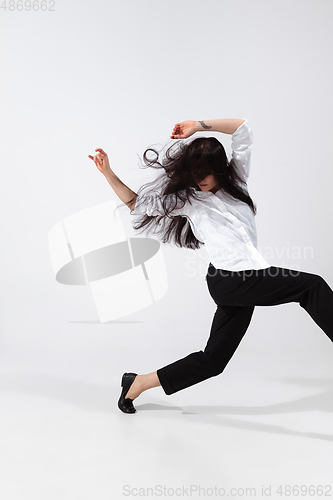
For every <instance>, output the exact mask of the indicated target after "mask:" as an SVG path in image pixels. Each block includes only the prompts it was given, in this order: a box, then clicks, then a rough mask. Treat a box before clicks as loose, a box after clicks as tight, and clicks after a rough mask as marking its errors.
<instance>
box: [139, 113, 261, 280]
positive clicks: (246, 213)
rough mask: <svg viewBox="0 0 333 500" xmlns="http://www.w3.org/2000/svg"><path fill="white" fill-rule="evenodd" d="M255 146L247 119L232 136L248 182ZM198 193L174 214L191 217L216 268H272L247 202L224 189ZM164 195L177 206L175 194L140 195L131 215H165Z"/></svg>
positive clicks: (237, 162) (234, 151) (239, 168)
mask: <svg viewBox="0 0 333 500" xmlns="http://www.w3.org/2000/svg"><path fill="white" fill-rule="evenodd" d="M252 145H253V133H252V130H251V127H250V125H249V122H248V120H247V119H246V120H245V122H243V123H242V125H240V126H239V127H238V129H237V130H236V131H235V132H234V133H233V134H232V136H231V148H232V158H233V159H234V164H235V167H236V168H237V172H238V173H239V174H240V176H241V178H242V179H244V180H245V181H246V182H247V179H248V177H249V172H250V158H251V150H252ZM243 186H244V185H243ZM244 187H245V189H246V186H244ZM243 189H244V188H243ZM193 190H194V191H196V190H195V189H194V188H193ZM196 195H197V197H198V198H199V200H195V199H191V202H192V204H190V203H189V202H186V203H185V205H184V206H183V207H181V208H178V207H176V208H175V209H174V210H173V211H172V212H170V215H182V216H184V217H186V218H187V219H188V221H189V223H190V225H191V228H192V231H193V233H194V235H195V237H196V238H197V239H198V240H199V241H201V242H202V243H204V244H205V248H206V250H207V253H208V256H209V258H210V262H211V263H212V264H213V266H214V267H215V268H216V269H227V270H230V271H241V270H245V269H265V268H268V267H270V264H268V263H267V262H266V260H265V259H264V258H263V257H262V255H261V254H260V253H259V251H258V250H257V231H256V225H255V220H254V217H255V216H254V213H253V212H252V210H251V208H250V207H249V205H248V204H247V203H245V202H242V201H240V200H234V199H232V198H231V197H229V196H228V195H226V194H225V193H223V191H222V189H219V190H218V191H216V193H215V194H213V193H212V192H211V191H196ZM162 198H164V199H165V198H169V199H170V202H171V203H172V206H173V205H175V200H176V198H175V194H170V195H164V196H159V195H157V194H156V195H155V194H154V195H139V196H138V197H137V200H136V205H135V208H134V210H133V211H131V214H132V215H135V214H143V213H146V214H147V215H164V212H163V207H162V202H161V200H162ZM179 203H180V205H182V204H183V202H181V201H180V202H179Z"/></svg>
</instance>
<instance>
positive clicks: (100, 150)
mask: <svg viewBox="0 0 333 500" xmlns="http://www.w3.org/2000/svg"><path fill="white" fill-rule="evenodd" d="M95 151H99V152H100V153H102V154H103V155H106V156H107V154H106V153H105V151H103V149H102V148H97V149H95Z"/></svg>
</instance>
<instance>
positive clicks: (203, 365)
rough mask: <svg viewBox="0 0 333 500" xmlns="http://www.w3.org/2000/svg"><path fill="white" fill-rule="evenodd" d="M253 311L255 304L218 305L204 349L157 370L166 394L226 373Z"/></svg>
mask: <svg viewBox="0 0 333 500" xmlns="http://www.w3.org/2000/svg"><path fill="white" fill-rule="evenodd" d="M253 311H254V306H248V307H239V306H218V307H217V309H216V312H215V315H214V318H213V322H212V326H211V330H210V336H209V339H208V342H207V345H206V347H205V349H204V351H197V352H192V353H191V354H189V355H188V356H185V358H182V359H179V360H177V361H175V362H174V363H171V364H169V365H167V366H164V367H163V368H160V369H159V370H157V375H158V377H159V380H160V381H161V385H162V388H163V390H164V392H165V394H167V395H170V394H173V393H175V392H177V391H180V390H182V389H185V388H187V387H190V386H191V385H194V384H198V383H199V382H202V381H203V380H206V379H208V378H210V377H215V376H217V375H219V374H220V373H222V371H223V370H224V368H225V367H226V365H227V364H228V363H229V361H230V359H231V358H232V356H233V354H234V352H235V351H236V349H237V347H238V346H239V344H240V342H241V340H242V338H243V337H244V335H245V333H246V331H247V329H248V326H249V324H250V321H251V318H252V315H253Z"/></svg>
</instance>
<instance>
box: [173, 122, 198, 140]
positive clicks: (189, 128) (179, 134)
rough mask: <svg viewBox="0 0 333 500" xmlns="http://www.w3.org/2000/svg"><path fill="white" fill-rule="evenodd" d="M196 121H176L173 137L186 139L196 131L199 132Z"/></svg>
mask: <svg viewBox="0 0 333 500" xmlns="http://www.w3.org/2000/svg"><path fill="white" fill-rule="evenodd" d="M196 123H197V122H195V121H193V120H187V121H186V122H181V123H176V125H175V126H174V128H173V131H172V135H171V136H170V138H171V139H186V138H187V137H190V136H191V135H192V134H194V132H197V127H196Z"/></svg>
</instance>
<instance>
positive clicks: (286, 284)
mask: <svg viewBox="0 0 333 500" xmlns="http://www.w3.org/2000/svg"><path fill="white" fill-rule="evenodd" d="M206 281H207V286H208V290H209V293H210V295H211V297H212V298H213V300H214V302H215V303H216V305H217V309H216V312H215V315H214V318H213V322H212V326H211V331H210V336H209V339H208V342H207V345H206V347H205V349H204V351H198V352H192V353H191V354H189V355H188V356H186V357H185V358H182V359H179V360H178V361H175V362H174V363H171V364H169V365H167V366H164V367H163V368H160V369H159V370H157V375H158V378H159V380H160V383H161V386H162V388H163V390H164V392H165V394H168V395H170V394H174V393H175V392H178V391H180V390H182V389H185V388H186V387H190V386H191V385H194V384H198V383H199V382H202V381H203V380H206V379H208V378H210V377H214V376H216V375H219V374H220V373H222V371H223V370H224V368H225V367H226V365H227V364H228V362H229V361H230V359H231V357H232V356H233V354H234V352H235V351H236V349H237V347H238V345H239V343H240V341H241V340H242V338H243V336H244V334H245V332H246V330H247V328H248V326H249V324H250V321H251V317H252V314H253V311H254V307H255V306H274V305H278V304H285V303H287V302H297V303H298V304H299V305H300V306H301V307H302V308H303V309H305V310H306V312H307V313H308V314H309V315H310V316H311V317H312V319H313V320H314V321H315V322H316V323H317V325H318V326H319V327H320V328H321V329H322V330H323V331H324V332H325V333H326V335H327V336H328V337H329V339H330V340H331V341H332V342H333V290H332V289H331V288H330V287H329V285H328V284H327V283H326V281H325V280H324V279H323V278H322V277H321V276H319V275H317V274H311V273H306V272H302V271H297V270H292V269H285V268H282V267H275V266H271V267H269V268H267V269H259V270H254V269H249V270H244V271H229V270H225V269H216V268H215V267H214V266H213V265H212V264H211V263H210V264H209V267H208V271H207V275H206Z"/></svg>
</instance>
